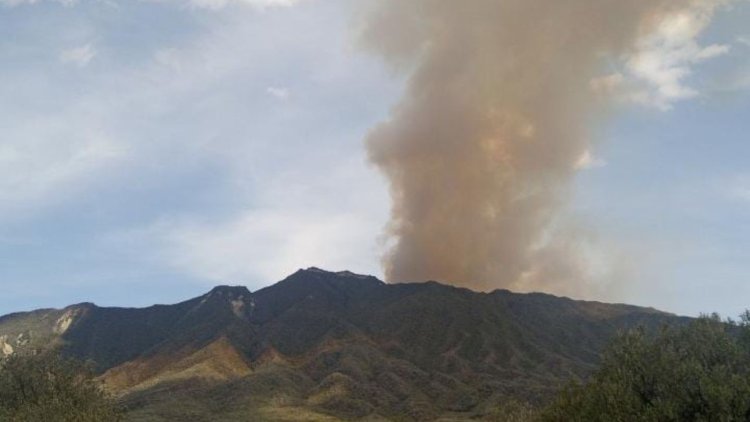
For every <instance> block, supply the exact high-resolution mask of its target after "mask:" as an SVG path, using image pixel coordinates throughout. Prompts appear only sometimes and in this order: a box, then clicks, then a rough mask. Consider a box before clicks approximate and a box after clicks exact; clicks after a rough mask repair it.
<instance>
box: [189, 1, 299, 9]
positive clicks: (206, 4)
mask: <svg viewBox="0 0 750 422" xmlns="http://www.w3.org/2000/svg"><path fill="white" fill-rule="evenodd" d="M187 1H188V2H189V4H190V6H191V7H194V8H200V9H212V10H218V9H223V8H224V7H227V6H230V5H247V6H251V7H255V8H258V9H265V8H269V7H288V6H294V5H295V4H297V3H299V2H300V0H187Z"/></svg>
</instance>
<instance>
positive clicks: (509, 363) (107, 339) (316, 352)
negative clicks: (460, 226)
mask: <svg viewBox="0 0 750 422" xmlns="http://www.w3.org/2000/svg"><path fill="white" fill-rule="evenodd" d="M679 321H682V319H681V318H679V317H676V316H674V315H670V314H666V313H662V312H659V311H656V310H653V309H647V308H639V307H634V306H627V305H610V304H603V303H598V302H582V301H574V300H571V299H567V298H559V297H554V296H550V295H546V294H516V293H511V292H509V291H506V290H496V291H493V292H491V293H477V292H473V291H470V290H467V289H461V288H456V287H451V286H446V285H442V284H439V283H436V282H427V283H421V284H386V283H383V282H382V281H380V280H378V279H377V278H375V277H371V276H363V275H357V274H354V273H351V272H347V271H344V272H328V271H324V270H320V269H317V268H309V269H306V270H299V271H298V272H296V273H294V274H292V275H291V276H289V277H287V278H286V279H284V280H283V281H281V282H279V283H277V284H274V285H272V286H270V287H267V288H264V289H262V290H259V291H256V292H250V291H249V290H248V289H247V288H245V287H228V286H220V287H216V288H214V289H213V290H211V291H210V292H208V293H206V294H205V295H203V296H200V297H196V298H194V299H190V300H187V301H185V302H182V303H178V304H175V305H155V306H152V307H149V308H143V309H125V308H102V307H98V306H96V305H93V304H90V303H84V304H79V305H73V306H69V307H67V308H65V309H62V310H49V309H46V310H38V311H33V312H28V313H18V314H11V315H7V316H4V317H2V318H0V355H2V354H5V355H9V354H13V353H29V352H31V351H40V350H41V351H44V350H58V351H60V352H61V353H63V354H65V355H68V356H72V357H75V358H79V359H83V360H87V361H91V362H92V363H93V365H95V368H96V370H97V371H98V373H99V374H100V377H101V380H102V381H103V383H104V385H105V387H106V388H107V389H109V390H110V391H111V392H113V394H115V395H116V396H118V397H119V398H120V400H121V401H122V403H123V404H124V406H125V407H126V409H127V411H128V413H127V420H129V421H172V420H180V421H207V420H211V421H213V420H221V421H233V420H242V421H247V420H260V421H263V420H274V421H276V420H279V421H284V420H288V421H301V420H305V421H317V420H320V421H336V420H358V419H366V420H436V419H440V418H442V419H444V420H465V419H470V418H481V417H482V416H483V415H487V414H489V413H491V412H492V410H493V409H494V408H495V407H496V406H498V405H500V404H502V403H503V402H505V401H506V400H508V399H511V398H513V399H517V400H523V401H527V402H531V403H540V402H544V401H545V400H546V399H548V398H549V397H550V396H551V395H552V394H554V393H555V392H556V391H557V390H558V389H559V388H560V387H561V386H563V385H564V384H566V383H567V382H569V381H570V380H572V379H580V378H584V377H586V376H587V374H589V373H590V372H591V371H592V370H593V369H594V368H595V367H596V365H597V362H598V359H599V356H600V353H601V351H602V349H603V347H604V346H605V345H606V343H607V342H608V341H609V340H610V339H611V338H612V336H613V335H615V334H616V333H617V332H618V331H619V330H623V329H627V328H630V327H634V326H637V325H645V326H648V327H654V326H657V325H660V324H663V323H669V322H679Z"/></svg>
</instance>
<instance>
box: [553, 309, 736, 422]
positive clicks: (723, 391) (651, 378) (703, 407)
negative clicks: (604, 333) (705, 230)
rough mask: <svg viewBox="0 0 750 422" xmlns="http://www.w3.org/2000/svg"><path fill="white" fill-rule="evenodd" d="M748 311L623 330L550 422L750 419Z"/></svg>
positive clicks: (564, 398) (567, 393)
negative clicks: (737, 318)
mask: <svg viewBox="0 0 750 422" xmlns="http://www.w3.org/2000/svg"><path fill="white" fill-rule="evenodd" d="M748 323H750V314H748V313H746V314H745V315H744V316H743V317H741V320H740V322H739V323H735V322H733V321H731V320H730V321H727V322H722V321H721V320H720V319H719V317H718V316H717V315H712V316H707V317H702V318H699V319H697V320H696V321H694V322H692V323H690V324H688V325H686V326H680V327H664V328H663V329H661V330H660V331H659V332H657V333H655V334H649V333H646V332H645V330H644V329H635V330H632V331H629V332H627V333H624V334H623V335H621V336H620V337H619V338H618V339H616V340H615V341H614V342H613V344H612V345H611V346H610V347H609V349H608V350H607V352H606V353H605V356H604V359H603V362H602V365H601V367H600V369H599V370H598V371H597V372H596V373H595V374H594V375H593V377H592V378H591V380H589V382H588V383H587V384H585V385H573V386H571V387H569V388H567V389H566V390H564V391H563V392H562V393H561V394H560V395H559V396H558V398H557V399H556V400H555V402H554V403H553V404H552V405H550V406H549V407H548V408H547V409H546V410H545V412H544V413H543V416H542V418H541V419H542V420H545V421H615V422H616V421H740V420H742V421H744V420H750V341H748V339H750V328H749V326H748Z"/></svg>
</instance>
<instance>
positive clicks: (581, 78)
mask: <svg viewBox="0 0 750 422" xmlns="http://www.w3.org/2000/svg"><path fill="white" fill-rule="evenodd" d="M721 3H723V2H722V1H718V0H703V1H690V0H627V1H623V0H571V1H559V0H471V1H458V0H408V1H405V0H379V1H378V2H377V5H376V6H375V7H376V9H375V10H374V11H373V13H372V14H371V15H370V16H369V18H368V21H367V25H366V28H365V31H364V34H363V37H364V42H365V44H366V46H367V48H368V49H370V50H374V51H375V52H377V53H379V54H381V55H382V56H383V57H384V58H385V59H386V60H387V61H388V62H389V63H390V64H392V65H393V66H395V67H396V68H397V69H398V70H401V71H406V70H408V71H409V72H411V73H410V79H409V81H408V85H407V88H406V92H405V95H404V98H403V99H402V100H401V101H400V103H399V104H398V105H397V106H396V107H395V108H394V110H393V112H392V115H391V117H390V118H389V120H387V121H385V122H383V123H381V124H380V125H379V126H378V127H376V128H375V129H374V130H373V131H372V132H371V134H370V135H369V137H368V139H367V147H368V153H369V158H370V160H371V161H372V162H373V163H375V164H376V165H377V167H378V168H379V169H380V170H381V171H382V172H383V173H384V174H385V175H386V177H387V178H388V180H389V182H390V189H391V196H392V200H393V208H392V216H391V221H390V223H389V225H388V227H387V234H388V236H389V239H390V240H391V241H392V245H391V246H390V249H389V251H388V252H387V254H386V256H385V257H384V259H383V261H384V267H385V273H386V278H387V279H388V280H389V281H421V280H428V279H431V280H439V281H446V282H451V283H457V284H460V285H464V286H467V287H471V288H475V289H480V290H490V289H495V288H501V287H507V288H514V289H519V290H530V289H545V286H544V283H547V282H552V281H554V282H556V283H559V282H561V281H564V282H565V283H578V282H579V281H581V282H583V279H584V278H586V277H587V274H589V273H590V268H589V267H590V266H591V262H590V260H588V259H587V257H586V253H585V251H581V248H580V247H578V246H577V243H576V239H577V234H575V233H572V234H571V232H576V231H578V230H568V229H563V230H558V229H557V228H556V227H557V225H556V221H557V217H558V216H559V215H560V212H561V210H562V209H563V207H564V205H565V203H566V200H567V199H568V196H569V189H570V186H571V181H572V178H573V177H574V175H575V173H576V172H577V171H579V170H580V169H581V165H580V163H581V160H582V157H586V156H587V154H589V153H588V151H589V147H590V145H589V134H588V133H587V128H589V127H590V126H591V123H592V121H593V120H594V119H596V118H600V117H601V116H602V113H599V112H598V109H600V108H601V107H602V105H603V104H602V102H601V97H599V96H597V92H596V90H595V89H592V86H593V85H592V81H596V80H597V79H596V78H597V77H602V76H603V73H606V69H603V67H602V65H603V62H604V61H605V60H604V58H610V59H612V58H614V60H620V58H623V57H629V56H633V55H635V54H636V53H637V49H638V48H639V45H642V44H643V43H642V42H641V41H642V40H644V39H648V37H649V36H652V35H653V34H654V33H658V32H659V31H661V30H662V29H664V28H663V26H664V22H666V19H667V17H674V16H681V14H684V15H685V16H687V19H683V20H680V19H676V20H675V19H672V20H670V21H668V22H672V21H675V22H676V23H675V24H674V25H675V28H674V30H675V31H683V32H684V33H686V34H688V35H689V36H693V37H694V36H696V31H693V32H690V28H688V29H685V28H680V27H679V25H688V26H689V25H691V23H696V22H697V23H703V22H704V21H705V19H703V20H701V19H692V18H693V17H699V18H705V17H706V16H708V17H710V16H711V14H712V12H713V11H714V9H715V8H716V7H717V6H718V5H720V4H721ZM691 19H692V20H691ZM660 25H661V26H660ZM660 28H661V29H660ZM671 29H672V28H666V32H667V35H668V36H672V35H674V34H673V33H672V32H669V31H670V30H671ZM698 29H702V28H698ZM683 32H679V33H678V34H677V35H680V34H682V33H683ZM698 32H699V31H698ZM691 40H692V38H691ZM652 44H653V43H652ZM647 70H648V69H647ZM669 70H670V69H666V71H667V72H666V73H669ZM667 76H670V77H671V78H672V82H674V83H673V85H675V84H677V83H679V81H680V79H681V77H682V76H681V75H674V74H670V75H667ZM621 79H622V78H621V76H618V75H614V76H612V77H609V79H607V80H608V81H611V82H613V83H614V82H618V83H619V82H621ZM600 80H602V79H600ZM654 80H656V81H658V80H659V78H658V75H657V77H655V79H654ZM594 85H595V83H594ZM610 85H611V84H610ZM597 116H598V117H597ZM588 157H589V158H590V155H588ZM557 290H564V291H565V290H567V291H569V292H572V291H576V287H575V286H567V288H565V289H557Z"/></svg>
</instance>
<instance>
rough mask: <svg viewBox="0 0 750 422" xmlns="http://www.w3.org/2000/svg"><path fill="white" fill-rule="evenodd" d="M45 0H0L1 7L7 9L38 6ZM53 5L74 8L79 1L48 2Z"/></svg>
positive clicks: (56, 0)
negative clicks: (31, 5)
mask: <svg viewBox="0 0 750 422" xmlns="http://www.w3.org/2000/svg"><path fill="white" fill-rule="evenodd" d="M44 1H45V0H0V5H2V6H5V7H16V6H21V5H30V4H37V3H42V2H44ZM47 1H50V2H52V3H58V4H61V5H63V6H74V5H75V4H77V3H78V0H47Z"/></svg>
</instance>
